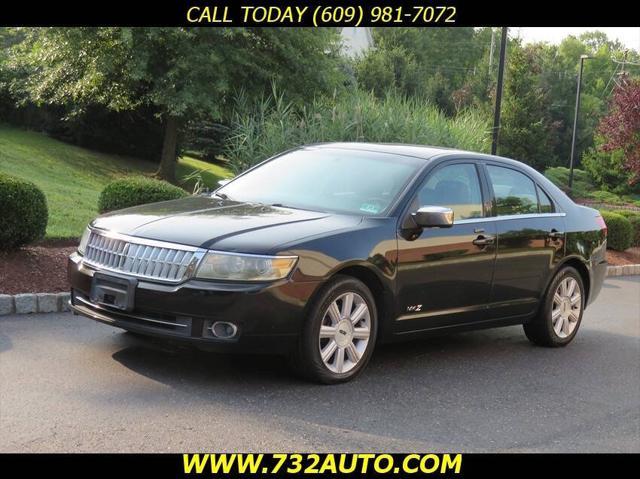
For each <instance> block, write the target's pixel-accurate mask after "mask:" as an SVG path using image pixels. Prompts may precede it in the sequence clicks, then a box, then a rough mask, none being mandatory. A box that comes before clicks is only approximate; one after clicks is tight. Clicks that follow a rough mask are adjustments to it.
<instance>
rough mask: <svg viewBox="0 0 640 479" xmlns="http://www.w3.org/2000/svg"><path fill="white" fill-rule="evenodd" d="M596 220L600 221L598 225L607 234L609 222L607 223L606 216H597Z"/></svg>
mask: <svg viewBox="0 0 640 479" xmlns="http://www.w3.org/2000/svg"><path fill="white" fill-rule="evenodd" d="M596 221H597V222H598V226H599V227H600V230H601V231H604V235H605V236H607V223H605V221H604V218H603V217H602V216H601V215H598V216H596Z"/></svg>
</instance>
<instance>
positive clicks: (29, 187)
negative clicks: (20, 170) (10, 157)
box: [0, 173, 49, 250]
mask: <svg viewBox="0 0 640 479" xmlns="http://www.w3.org/2000/svg"><path fill="white" fill-rule="evenodd" d="M0 208H1V211H0V250H10V249H15V248H18V247H20V246H23V245H26V244H29V243H31V242H33V241H36V240H39V239H41V238H43V237H44V234H45V232H46V230H47V220H48V215H49V212H48V210H47V199H46V198H45V196H44V193H43V192H42V190H41V189H40V188H38V187H37V186H36V185H34V184H33V183H31V182H30V181H25V180H23V179H20V178H16V177H13V176H9V175H4V174H1V173H0Z"/></svg>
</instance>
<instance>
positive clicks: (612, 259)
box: [607, 248, 640, 266]
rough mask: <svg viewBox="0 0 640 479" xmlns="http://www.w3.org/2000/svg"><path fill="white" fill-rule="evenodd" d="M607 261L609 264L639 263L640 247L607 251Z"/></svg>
mask: <svg viewBox="0 0 640 479" xmlns="http://www.w3.org/2000/svg"><path fill="white" fill-rule="evenodd" d="M607 261H608V262H609V264H610V265H611V266H623V265H625V264H640V248H629V249H628V250H626V251H611V250H609V251H607Z"/></svg>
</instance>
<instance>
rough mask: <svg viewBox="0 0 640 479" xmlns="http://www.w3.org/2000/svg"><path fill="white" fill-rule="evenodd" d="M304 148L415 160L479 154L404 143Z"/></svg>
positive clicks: (347, 144) (349, 144) (308, 146)
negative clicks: (355, 151)
mask: <svg viewBox="0 0 640 479" xmlns="http://www.w3.org/2000/svg"><path fill="white" fill-rule="evenodd" d="M302 148H337V149H343V150H360V151H375V152H378V153H389V154H395V155H403V156H413V157H415V158H423V159H425V160H428V159H431V158H433V157H435V156H438V155H441V154H443V153H456V152H460V153H467V154H474V155H477V154H478V153H472V152H463V151H462V150H456V149H453V148H446V147H440V146H426V145H408V144H402V143H365V142H332V143H314V144H311V145H305V146H303V147H302Z"/></svg>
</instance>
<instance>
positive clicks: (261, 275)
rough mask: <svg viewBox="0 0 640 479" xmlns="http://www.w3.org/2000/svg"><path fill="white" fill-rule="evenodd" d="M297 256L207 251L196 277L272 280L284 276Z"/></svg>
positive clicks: (296, 259)
mask: <svg viewBox="0 0 640 479" xmlns="http://www.w3.org/2000/svg"><path fill="white" fill-rule="evenodd" d="M296 261H298V257H297V256H258V255H250V254H235V253H220V252H217V251H216V252H213V251H211V252H209V253H207V254H206V255H205V256H204V258H203V259H202V262H201V263H200V266H199V267H198V271H197V272H196V277H197V278H203V279H220V280H232V281H273V280H276V279H282V278H285V277H286V276H287V275H288V274H289V273H290V272H291V270H292V269H293V267H294V266H295V265H296Z"/></svg>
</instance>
